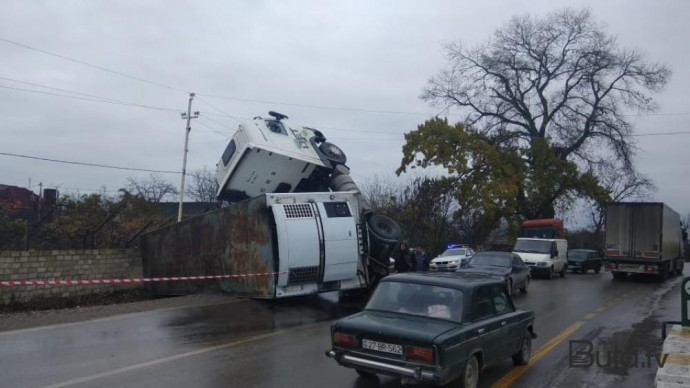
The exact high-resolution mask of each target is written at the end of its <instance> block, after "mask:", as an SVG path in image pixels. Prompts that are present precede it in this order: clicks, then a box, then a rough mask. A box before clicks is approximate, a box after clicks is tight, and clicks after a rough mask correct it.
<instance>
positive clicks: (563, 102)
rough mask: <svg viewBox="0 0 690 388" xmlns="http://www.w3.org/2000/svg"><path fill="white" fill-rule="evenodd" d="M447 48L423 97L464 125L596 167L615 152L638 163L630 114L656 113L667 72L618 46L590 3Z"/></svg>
mask: <svg viewBox="0 0 690 388" xmlns="http://www.w3.org/2000/svg"><path fill="white" fill-rule="evenodd" d="M446 52H447V56H448V60H449V63H448V65H447V67H446V68H445V69H443V70H442V71H441V72H440V73H438V74H437V75H436V76H434V77H433V78H431V79H430V80H429V83H428V85H427V87H426V88H425V89H424V91H423V94H422V98H423V99H424V100H426V101H429V102H431V103H432V104H434V105H437V106H443V107H446V108H448V107H456V108H460V110H461V111H462V112H463V113H464V114H465V124H467V125H469V126H471V127H475V128H477V129H480V130H482V131H483V132H484V133H485V134H486V135H487V136H488V137H489V139H490V140H491V141H492V142H493V143H495V144H502V145H504V146H506V147H511V148H513V149H514V148H517V149H522V150H525V149H531V148H532V147H533V146H534V144H535V142H534V140H535V139H544V140H546V141H547V143H548V145H549V147H550V149H551V150H552V152H553V153H554V154H555V156H556V157H557V158H560V159H562V160H568V161H574V162H577V163H578V164H580V165H581V166H583V165H585V166H586V165H588V166H590V167H591V166H592V165H595V164H599V163H602V162H604V161H605V159H606V156H605V155H606V154H609V153H610V152H611V151H612V152H613V154H614V155H615V156H616V158H617V159H619V160H621V161H622V162H623V163H622V165H623V168H625V169H626V170H632V169H633V167H632V159H631V157H632V154H633V150H634V143H633V139H632V137H631V136H630V135H631V133H632V126H631V124H630V123H629V122H628V120H627V119H626V114H627V113H628V112H630V111H634V112H642V113H643V112H651V111H654V110H656V109H657V106H656V104H655V103H654V101H653V99H652V98H651V96H650V93H651V92H658V91H660V90H661V89H662V88H663V87H664V86H665V85H666V84H667V82H668V79H669V77H670V75H671V71H670V70H669V69H668V68H667V67H666V66H665V65H661V64H649V63H646V61H645V59H644V57H643V55H642V54H640V53H639V52H637V51H635V50H628V49H621V48H619V47H618V43H617V41H616V39H615V38H614V37H613V36H611V35H609V34H608V33H606V31H605V30H604V28H603V27H602V26H601V25H600V24H599V23H597V22H596V21H595V20H594V18H593V17H592V14H591V13H590V12H589V11H588V10H581V11H576V10H572V9H564V10H561V11H558V12H554V13H551V14H549V15H547V16H545V17H543V18H534V17H531V16H520V17H514V18H513V19H511V20H510V21H509V22H508V23H507V24H506V25H504V26H503V27H502V28H500V29H498V30H497V31H496V32H495V33H494V35H493V38H492V39H490V40H488V41H487V42H485V43H484V44H482V45H480V46H478V47H476V48H473V49H465V48H464V47H462V46H461V45H459V44H449V45H447V46H446ZM527 163H528V165H529V163H530V161H527Z"/></svg>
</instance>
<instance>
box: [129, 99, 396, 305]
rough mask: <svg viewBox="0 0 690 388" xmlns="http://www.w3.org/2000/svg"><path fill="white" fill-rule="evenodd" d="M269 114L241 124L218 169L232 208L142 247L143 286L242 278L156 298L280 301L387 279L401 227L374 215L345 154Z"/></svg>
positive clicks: (179, 287)
mask: <svg viewBox="0 0 690 388" xmlns="http://www.w3.org/2000/svg"><path fill="white" fill-rule="evenodd" d="M269 114H270V115H271V116H272V117H271V118H261V117H256V118H254V120H253V121H252V122H250V123H244V124H241V125H240V126H239V128H238V130H237V132H236V133H235V135H234V136H233V138H232V140H231V141H230V142H229V144H228V145H227V147H226V149H225V151H224V152H223V154H222V157H221V159H220V161H219V162H218V164H217V176H216V177H217V180H218V184H219V190H218V193H217V196H218V198H219V199H221V200H224V201H227V203H229V204H228V205H227V206H225V207H222V208H219V209H217V210H214V211H211V212H207V213H205V214H203V215H199V216H196V217H192V218H189V219H186V220H183V221H182V222H179V223H177V224H174V225H170V226H167V227H164V228H161V229H159V230H156V231H153V232H150V233H147V234H145V235H143V236H142V238H141V241H140V249H141V252H142V256H143V262H144V275H145V276H146V277H162V276H165V277H173V276H174V277H182V276H198V275H221V276H230V275H237V277H226V278H222V279H218V280H213V281H193V282H160V283H148V284H147V287H148V290H149V291H150V292H152V293H153V294H157V295H176V294H184V293H190V292H196V291H198V290H199V289H201V288H220V289H222V290H224V291H227V292H230V293H233V294H235V295H243V296H249V297H255V298H269V299H270V298H282V297H288V296H296V295H305V294H313V293H318V292H326V291H336V290H337V291H345V290H353V289H367V288H369V287H371V286H373V285H375V284H376V283H377V282H378V279H380V278H381V277H383V276H385V275H386V274H387V273H388V267H389V257H390V255H391V252H392V251H393V250H394V248H395V246H396V245H397V243H398V241H399V239H400V235H401V230H400V227H399V225H398V224H397V223H396V222H395V221H394V220H392V219H391V218H389V217H386V216H382V215H377V214H373V212H372V211H371V210H370V209H369V206H368V205H367V203H366V201H364V200H363V198H362V195H361V194H360V191H359V188H358V187H357V185H356V184H355V182H354V181H353V180H352V178H351V176H350V174H349V169H348V168H347V167H346V165H345V163H346V162H347V158H346V156H345V154H344V153H343V151H342V150H341V149H340V148H338V147H337V146H335V145H334V144H332V143H329V142H327V141H326V138H325V136H324V135H323V134H322V133H321V132H320V131H318V130H315V129H312V128H307V127H303V126H300V125H298V124H295V123H292V122H291V121H290V120H289V119H288V118H287V117H286V116H285V115H282V114H279V113H275V112H270V113H269Z"/></svg>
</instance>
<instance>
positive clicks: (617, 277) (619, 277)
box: [611, 271, 628, 280]
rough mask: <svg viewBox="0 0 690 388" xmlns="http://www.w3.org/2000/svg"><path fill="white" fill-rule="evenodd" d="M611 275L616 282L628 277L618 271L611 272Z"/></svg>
mask: <svg viewBox="0 0 690 388" xmlns="http://www.w3.org/2000/svg"><path fill="white" fill-rule="evenodd" d="M611 275H613V278H614V279H616V280H620V279H625V278H626V277H628V274H627V273H625V272H619V271H613V272H611Z"/></svg>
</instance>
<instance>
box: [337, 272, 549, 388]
mask: <svg viewBox="0 0 690 388" xmlns="http://www.w3.org/2000/svg"><path fill="white" fill-rule="evenodd" d="M533 338H536V334H534V313H533V312H532V311H527V310H518V309H516V308H515V305H514V304H513V301H512V299H511V297H510V295H508V291H507V290H506V287H505V284H504V283H502V282H500V281H498V280H493V279H491V278H488V277H486V276H474V275H466V274H455V273H453V274H449V273H426V274H397V275H391V276H388V277H386V278H383V279H382V280H381V282H380V283H379V286H378V288H377V289H376V291H375V292H374V294H373V295H372V297H371V299H370V300H369V303H368V304H367V306H366V307H365V309H364V311H362V312H360V313H357V314H354V315H351V316H349V317H346V318H342V319H340V320H338V321H336V322H334V323H333V325H332V326H331V345H332V346H331V349H330V350H327V351H326V356H327V357H330V358H333V359H335V360H336V361H337V362H338V364H340V365H342V366H345V367H348V368H354V369H355V370H356V371H357V373H358V374H359V375H360V376H362V377H373V376H375V375H376V374H384V375H390V376H394V377H399V378H404V379H409V380H413V381H424V382H432V383H436V384H439V385H442V384H447V383H449V382H451V381H453V380H456V379H461V384H460V385H461V386H462V387H467V388H475V387H476V386H477V383H478V381H479V374H480V371H481V369H482V368H483V367H485V366H486V365H489V364H494V363H497V362H499V361H502V360H504V359H505V358H508V357H512V358H513V362H514V363H515V364H517V365H525V364H527V363H528V362H529V359H530V356H531V352H532V339H533Z"/></svg>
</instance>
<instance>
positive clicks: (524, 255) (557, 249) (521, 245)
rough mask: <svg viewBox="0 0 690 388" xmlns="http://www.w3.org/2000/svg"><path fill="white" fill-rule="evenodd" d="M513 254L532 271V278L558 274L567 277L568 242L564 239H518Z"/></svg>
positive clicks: (550, 277) (549, 276)
mask: <svg viewBox="0 0 690 388" xmlns="http://www.w3.org/2000/svg"><path fill="white" fill-rule="evenodd" d="M513 252H514V253H517V254H518V255H519V256H520V258H521V259H522V261H523V262H524V263H525V264H526V265H528V266H529V267H530V268H531V269H532V276H537V275H546V277H547V278H549V279H552V278H553V277H554V275H555V274H556V273H558V274H560V275H561V277H565V272H566V271H567V270H568V241H566V240H562V239H540V238H518V239H517V242H516V243H515V246H514V247H513Z"/></svg>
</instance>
